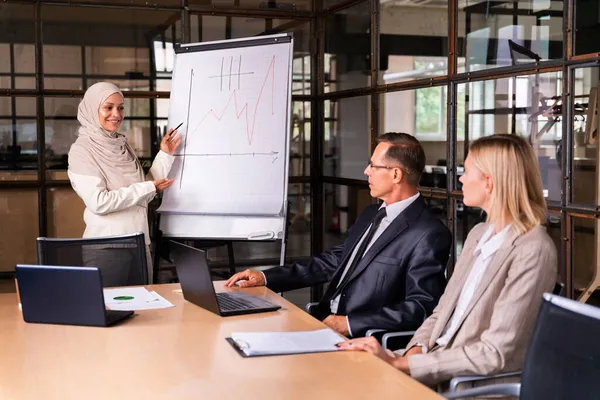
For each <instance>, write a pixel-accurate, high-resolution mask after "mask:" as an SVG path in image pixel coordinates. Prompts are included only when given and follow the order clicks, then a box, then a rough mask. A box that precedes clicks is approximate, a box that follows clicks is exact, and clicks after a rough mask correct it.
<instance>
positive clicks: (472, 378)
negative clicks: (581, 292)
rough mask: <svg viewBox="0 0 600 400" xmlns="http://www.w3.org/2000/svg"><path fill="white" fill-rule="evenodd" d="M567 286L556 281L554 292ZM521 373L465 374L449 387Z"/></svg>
mask: <svg viewBox="0 0 600 400" xmlns="http://www.w3.org/2000/svg"><path fill="white" fill-rule="evenodd" d="M564 287H565V284H564V283H562V282H556V284H555V285H554V289H552V294H553V295H556V296H560V295H561V294H562V291H563V289H564ZM519 375H521V371H513V372H504V373H501V374H496V375H489V376H487V375H464V376H456V377H454V378H452V379H451V380H450V386H449V388H448V391H449V392H456V391H457V390H458V385H461V384H464V383H473V382H477V381H484V380H488V379H498V378H511V377H518V376H519Z"/></svg>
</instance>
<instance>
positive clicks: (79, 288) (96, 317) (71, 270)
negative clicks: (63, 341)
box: [16, 264, 133, 326]
mask: <svg viewBox="0 0 600 400" xmlns="http://www.w3.org/2000/svg"><path fill="white" fill-rule="evenodd" d="M16 276H17V284H18V285H19V295H20V297H21V307H22V309H23V319H24V320H25V322H38V323H42V324H65V325H87V326H110V325H113V324H115V323H116V322H118V321H121V320H122V319H124V318H127V317H129V316H131V315H133V311H118V310H106V308H105V306H104V292H103V291H102V276H101V275H100V271H99V270H98V268H95V267H63V266H60V267H59V266H45V265H20V264H19V265H17V266H16Z"/></svg>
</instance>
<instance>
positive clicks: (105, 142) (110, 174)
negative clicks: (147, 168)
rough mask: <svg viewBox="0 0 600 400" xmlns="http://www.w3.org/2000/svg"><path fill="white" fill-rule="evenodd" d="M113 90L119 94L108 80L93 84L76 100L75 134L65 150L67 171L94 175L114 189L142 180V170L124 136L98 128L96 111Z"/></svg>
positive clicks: (119, 91)
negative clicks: (69, 147) (67, 149)
mask: <svg viewBox="0 0 600 400" xmlns="http://www.w3.org/2000/svg"><path fill="white" fill-rule="evenodd" d="M114 93H119V94H120V95H121V97H123V93H121V90H119V88H118V87H117V86H116V85H113V84H112V83H108V82H99V83H96V84H94V85H92V86H90V88H89V89H88V90H87V91H86V92H85V95H84V96H83V100H81V103H79V109H78V112H77V119H78V120H79V123H80V124H81V127H80V128H79V137H78V138H77V140H76V141H75V143H73V145H72V146H71V150H69V171H71V172H73V173H76V174H79V175H89V176H95V177H98V178H101V179H103V180H104V181H105V182H106V187H107V189H108V190H117V189H120V188H122V187H126V186H130V185H131V184H133V183H137V182H143V181H144V172H143V170H142V166H141V165H140V163H139V161H138V159H137V157H136V156H135V153H134V152H133V149H132V148H131V146H130V145H129V143H127V138H126V137H125V135H122V134H120V133H118V132H109V131H107V130H106V129H104V128H103V127H102V125H101V124H100V119H99V118H98V111H99V110H100V107H101V106H102V104H103V103H104V102H105V101H106V99H107V98H109V97H110V96H111V95H113V94H114Z"/></svg>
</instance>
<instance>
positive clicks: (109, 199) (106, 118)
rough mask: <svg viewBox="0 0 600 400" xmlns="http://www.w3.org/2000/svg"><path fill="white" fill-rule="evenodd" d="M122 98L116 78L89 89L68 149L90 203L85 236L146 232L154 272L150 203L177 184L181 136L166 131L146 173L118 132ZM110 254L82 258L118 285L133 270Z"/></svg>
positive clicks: (76, 184)
mask: <svg viewBox="0 0 600 400" xmlns="http://www.w3.org/2000/svg"><path fill="white" fill-rule="evenodd" d="M124 102H125V98H124V97H123V93H121V90H120V89H119V88H118V87H117V86H116V85H113V84H112V83H108V82H99V83H96V84H94V85H92V86H90V87H89V89H88V90H87V91H86V92H85V95H84V96H83V100H82V101H81V103H79V109H78V112H77V119H78V121H79V123H80V124H81V127H80V128H79V135H78V137H77V140H76V141H75V143H73V145H72V146H71V149H70V150H69V170H68V174H69V179H70V181H71V185H72V186H73V189H75V192H77V194H78V195H79V197H81V199H82V200H83V202H84V203H85V206H86V208H85V211H84V213H83V219H84V221H85V224H86V228H85V232H84V234H83V237H98V236H114V235H122V234H127V233H134V232H144V235H145V238H146V256H147V259H148V269H149V271H148V272H149V274H148V276H149V277H151V276H152V273H151V269H152V262H151V257H150V250H149V245H150V238H149V235H148V216H147V214H148V202H150V200H152V198H153V197H154V196H155V195H156V193H158V192H161V191H163V190H165V189H166V188H168V187H169V186H170V185H171V184H172V183H173V179H168V178H167V175H168V174H169V171H170V169H171V166H172V164H173V160H174V159H175V157H174V156H173V153H174V152H175V150H176V149H177V147H179V145H180V143H181V137H180V136H179V134H178V133H177V131H173V130H170V131H169V132H167V134H166V135H165V137H164V138H163V139H162V141H161V142H160V151H159V153H158V155H157V156H156V158H155V159H154V162H153V163H152V167H151V168H150V172H149V173H148V175H146V176H144V171H143V170H142V166H141V165H140V162H139V161H138V159H137V157H136V155H135V153H134V151H133V149H132V148H131V146H130V145H129V143H127V138H126V136H125V135H123V134H121V133H119V132H118V131H119V128H120V127H121V124H122V123H123V119H124V118H125V112H124ZM114 252H115V251H114V250H113V251H112V253H114ZM109 253H110V252H102V251H87V252H86V253H85V254H84V255H83V256H84V263H85V265H94V266H97V267H98V268H100V269H101V271H102V283H103V284H104V286H118V285H120V282H123V281H124V280H126V277H127V276H128V275H129V271H128V270H127V269H126V268H124V267H123V265H127V263H126V262H114V260H111V259H108V258H107V257H108V255H109ZM123 257H126V255H125V254H124V255H123Z"/></svg>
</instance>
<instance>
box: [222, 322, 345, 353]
mask: <svg viewBox="0 0 600 400" xmlns="http://www.w3.org/2000/svg"><path fill="white" fill-rule="evenodd" d="M226 340H227V342H228V343H229V344H231V346H232V347H233V348H234V349H235V350H236V351H237V352H238V353H239V354H240V355H241V356H242V357H257V356H274V355H290V354H306V353H324V352H331V351H336V350H337V347H336V343H340V342H342V341H343V340H344V338H343V337H342V336H340V335H339V334H337V333H336V332H334V331H333V330H331V329H319V330H314V331H299V332H232V334H231V337H228V338H226Z"/></svg>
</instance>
